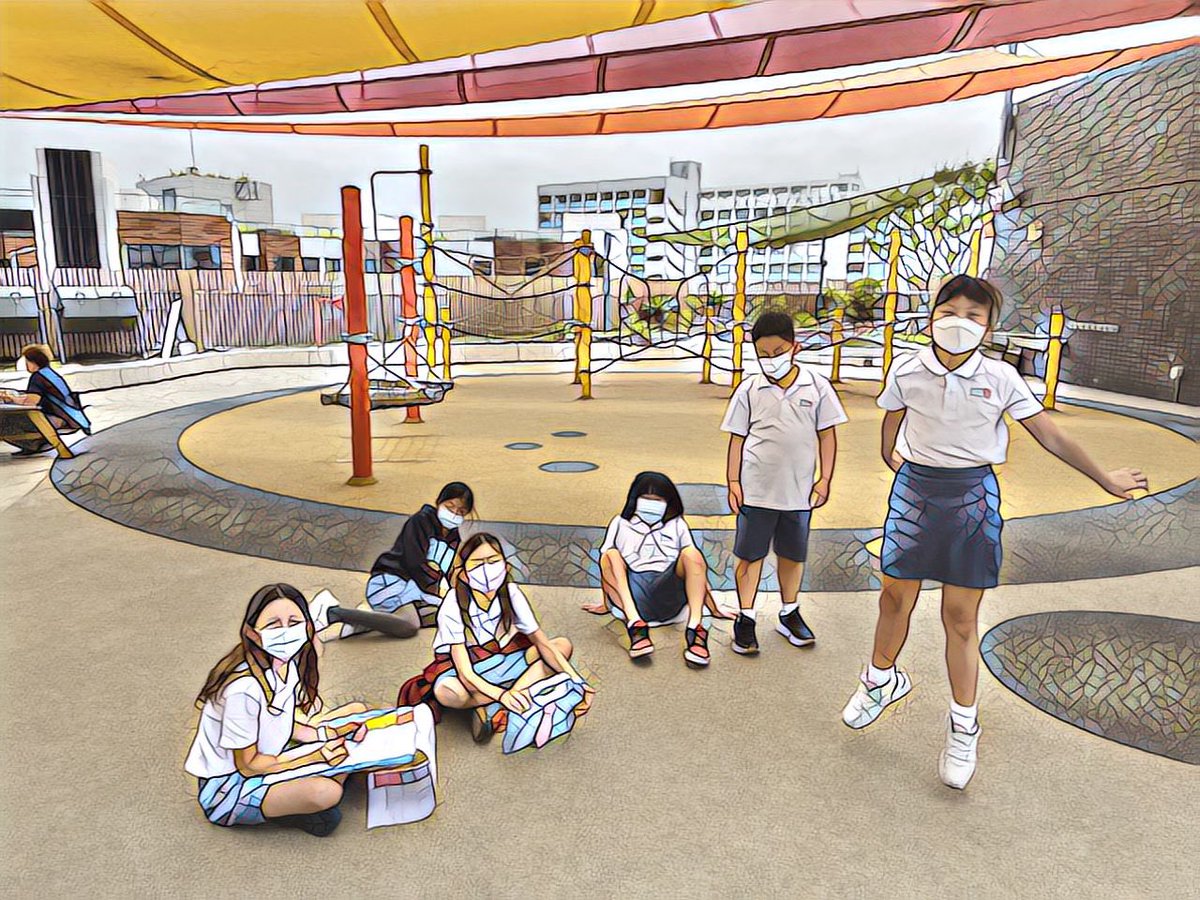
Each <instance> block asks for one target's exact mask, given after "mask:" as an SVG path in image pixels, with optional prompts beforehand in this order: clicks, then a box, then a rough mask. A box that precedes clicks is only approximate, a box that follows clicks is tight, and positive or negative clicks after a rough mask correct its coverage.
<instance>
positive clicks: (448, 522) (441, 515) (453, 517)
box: [437, 506, 463, 531]
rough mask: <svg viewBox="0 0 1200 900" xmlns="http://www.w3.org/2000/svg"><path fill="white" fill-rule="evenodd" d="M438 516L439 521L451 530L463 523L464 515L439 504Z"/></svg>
mask: <svg viewBox="0 0 1200 900" xmlns="http://www.w3.org/2000/svg"><path fill="white" fill-rule="evenodd" d="M437 517H438V521H439V522H441V523H442V524H443V525H444V526H445V527H446V528H449V529H450V530H451V531H453V530H454V529H455V528H457V527H458V526H460V525H461V524H462V523H463V517H462V516H460V515H458V514H457V513H452V512H450V510H448V509H446V507H444V506H439V507H438V508H437Z"/></svg>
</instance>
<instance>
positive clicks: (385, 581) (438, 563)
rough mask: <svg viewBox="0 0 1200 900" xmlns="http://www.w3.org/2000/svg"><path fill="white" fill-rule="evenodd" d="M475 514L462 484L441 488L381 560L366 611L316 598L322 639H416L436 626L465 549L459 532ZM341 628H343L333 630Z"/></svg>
mask: <svg viewBox="0 0 1200 900" xmlns="http://www.w3.org/2000/svg"><path fill="white" fill-rule="evenodd" d="M474 510H475V494H474V493H473V492H472V491H471V489H470V488H469V487H467V485H465V484H463V483H462V482H461V481H454V482H451V483H450V484H448V485H446V486H445V487H444V488H442V490H441V492H440V493H439V494H438V496H437V501H436V504H435V505H430V504H428V503H426V504H425V505H424V506H422V507H421V509H420V510H418V511H417V512H416V513H415V514H414V515H412V516H410V517H409V519H408V521H407V522H405V523H404V527H403V528H402V529H400V536H399V537H397V538H396V543H395V544H394V545H393V546H392V549H391V550H389V551H387V552H386V553H383V554H382V555H380V557H379V558H378V559H376V560H375V565H374V566H372V567H371V577H370V578H369V579H368V580H367V602H366V604H364V605H366V606H368V607H369V608H367V609H362V608H359V609H346V608H344V607H341V606H338V605H336V600H334V599H333V597H332V595H330V594H328V593H324V594H323V595H322V596H319V597H317V598H314V604H313V605H314V610H313V619H314V620H315V621H316V622H317V630H318V631H319V632H321V634H322V639H323V640H328V639H329V638H330V637H349V636H350V635H352V634H359V633H360V632H363V631H378V632H381V633H383V634H388V635H391V636H392V637H401V638H407V637H412V636H413V635H414V634H416V633H417V631H418V630H419V629H420V628H421V626H422V625H433V624H434V621H435V619H436V617H437V611H438V606H439V605H440V604H441V602H442V596H443V595H444V594H445V593H446V590H447V587H446V584H447V577H448V574H449V572H450V567H451V565H452V564H453V562H454V554H455V553H456V552H457V551H458V546H459V544H460V543H461V537H460V535H459V531H458V529H459V527H460V526H461V525H462V523H463V521H464V520H465V519H466V517H467V516H469V515H471V513H472V512H474ZM339 622H340V623H342V626H341V628H336V627H329V628H328V629H327V626H334V625H336V624H337V623H339Z"/></svg>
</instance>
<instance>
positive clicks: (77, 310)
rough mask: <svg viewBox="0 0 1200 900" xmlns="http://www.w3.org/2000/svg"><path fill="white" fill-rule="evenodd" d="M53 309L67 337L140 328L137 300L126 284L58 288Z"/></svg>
mask: <svg viewBox="0 0 1200 900" xmlns="http://www.w3.org/2000/svg"><path fill="white" fill-rule="evenodd" d="M54 306H55V308H56V309H57V310H58V315H59V321H60V322H61V323H62V330H63V332H65V333H67V334H95V333H98V332H111V331H133V330H134V329H135V328H136V327H137V319H138V306H137V297H136V296H134V293H133V289H132V288H129V287H125V286H124V285H102V286H99V287H94V286H91V285H87V286H80V287H75V286H71V285H57V286H56V287H55V288H54Z"/></svg>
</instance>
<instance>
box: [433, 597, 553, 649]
mask: <svg viewBox="0 0 1200 900" xmlns="http://www.w3.org/2000/svg"><path fill="white" fill-rule="evenodd" d="M508 598H509V601H510V602H511V603H512V611H513V623H512V624H513V627H512V628H510V629H509V630H508V632H507V633H506V634H500V633H499V631H500V598H499V597H497V598H496V599H494V600H492V603H491V605H490V606H489V607H488V608H487V609H486V610H484V609H481V608H480V606H479V604H478V603H477V602H476V601H475V595H474V594H471V600H470V602H469V603H468V604H467V614H468V615H470V617H471V631H470V632H469V633H468V631H467V629H466V628H465V627H463V620H462V610H460V609H459V607H458V594H457V593H456V592H455V591H454V590H453V589H452V590H451V591H450V592H449V593H448V594H446V596H445V597H444V598H443V599H442V604H441V606H439V607H438V614H437V635H436V636H435V637H434V639H433V652H434V653H449V652H450V647H451V645H453V644H475V643H479V644H486V643H487V642H488V641H497V642H498V643H499V644H500V646H502V647H503V646H504V645H505V644H507V643H508V642H509V641H511V640H512V639H513V636H514V634H515V632H518V631H519V632H521V634H533V633H534V632H535V631H537V630H538V628H539V627H541V626H539V625H538V620H537V616H535V615H534V614H533V608H532V607H531V606H530V605H529V599H528V598H527V597H526V596H525V595H524V594H523V593H522V592H521V589H520V588H519V587H517V586H516V585H515V584H510V585H509V586H508Z"/></svg>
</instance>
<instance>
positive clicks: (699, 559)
mask: <svg viewBox="0 0 1200 900" xmlns="http://www.w3.org/2000/svg"><path fill="white" fill-rule="evenodd" d="M679 558H680V559H682V560H683V567H684V568H685V569H687V570H688V571H700V572H704V571H707V569H708V563H707V562H706V561H705V559H704V554H703V553H701V552H700V551H699V550H698V549H697V548H695V547H684V548H683V550H682V551H681V552H680V554H679Z"/></svg>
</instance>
